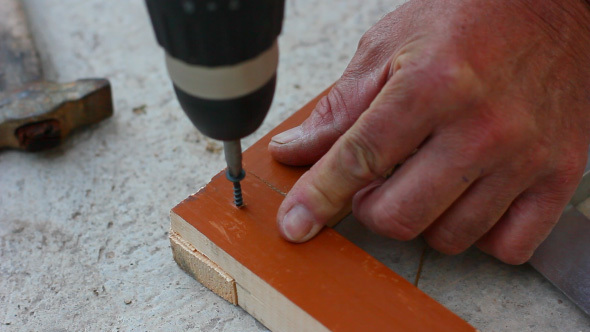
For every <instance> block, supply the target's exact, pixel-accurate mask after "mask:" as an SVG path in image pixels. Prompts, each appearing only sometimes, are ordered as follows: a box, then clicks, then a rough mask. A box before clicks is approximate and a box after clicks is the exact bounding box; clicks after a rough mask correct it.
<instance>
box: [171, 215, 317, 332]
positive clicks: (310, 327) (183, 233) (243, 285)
mask: <svg viewBox="0 0 590 332" xmlns="http://www.w3.org/2000/svg"><path fill="white" fill-rule="evenodd" d="M170 225H171V229H172V230H173V231H172V232H174V233H175V234H177V235H178V237H179V238H180V239H181V240H182V241H184V242H185V243H188V244H189V245H191V244H192V245H191V246H192V247H193V248H195V249H196V251H197V252H199V253H200V254H202V255H204V256H205V257H207V258H208V260H210V261H213V262H215V263H216V264H215V265H216V266H218V267H219V268H220V270H221V271H223V272H224V273H226V274H228V275H230V276H233V277H234V278H235V287H236V291H237V296H236V297H237V299H236V300H237V304H238V305H239V306H240V307H242V308H243V309H244V310H246V311H247V312H248V313H249V314H250V315H252V316H253V317H254V318H256V319H257V320H258V321H260V322H261V323H262V324H264V326H266V327H267V328H269V329H270V330H272V331H328V329H327V328H326V327H325V326H324V325H322V324H321V323H320V322H318V321H317V320H316V319H315V318H314V317H313V316H311V315H309V314H308V313H307V312H305V311H304V310H303V309H301V308H300V307H298V306H297V305H295V304H294V303H293V302H291V301H290V300H289V299H288V298H287V297H285V296H284V295H283V294H281V293H279V292H278V291H277V290H276V289H274V288H273V287H271V286H270V285H269V284H268V283H266V282H265V281H264V280H262V279H261V278H260V277H258V276H257V275H255V274H254V273H252V271H250V270H248V269H247V268H246V267H244V266H243V265H241V264H240V263H239V262H237V261H236V260H235V259H234V258H233V257H231V256H230V255H229V254H227V253H226V252H225V251H223V250H222V249H221V248H219V247H218V246H216V245H215V244H214V243H213V242H212V241H210V240H209V239H208V238H207V237H206V236H204V235H203V234H201V233H200V232H199V231H198V230H197V229H196V228H194V227H193V226H191V225H190V224H189V223H188V222H187V221H185V220H184V219H182V217H180V216H179V215H177V214H176V213H174V212H173V211H171V212H170ZM172 232H171V234H172ZM182 250H186V249H184V248H183V249H182ZM184 257H186V256H184ZM188 258H189V260H194V257H193V256H190V255H189V256H188ZM177 262H178V261H177ZM179 265H180V263H179ZM189 274H190V273H189ZM191 275H192V274H191ZM197 280H198V279H197ZM199 281H200V280H199ZM207 287H209V286H207ZM222 297H223V296H222ZM230 302H231V301H230Z"/></svg>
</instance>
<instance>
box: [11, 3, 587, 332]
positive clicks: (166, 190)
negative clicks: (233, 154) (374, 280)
mask: <svg viewBox="0 0 590 332" xmlns="http://www.w3.org/2000/svg"><path fill="white" fill-rule="evenodd" d="M400 2H401V1H377V0H371V1H363V2H360V1H357V0H346V1H344V0H329V1H328V0H325V1H312V0H296V1H287V11H286V21H285V26H284V31H283V35H282V37H281V39H280V47H281V52H282V53H281V58H280V68H279V83H278V88H277V94H276V98H275V102H274V104H273V107H272V110H271V112H270V115H269V116H268V118H267V120H266V121H265V123H264V124H263V126H262V128H261V129H260V130H259V131H258V132H257V133H256V134H254V135H252V136H251V137H249V138H247V139H246V140H245V142H244V145H245V146H249V145H250V144H252V143H253V142H255V141H256V140H257V139H259V138H260V137H261V136H262V135H263V134H264V133H265V132H267V131H268V130H269V129H270V128H272V127H274V126H276V125H277V124H278V123H279V122H280V121H282V120H284V119H285V118H286V117H287V116H288V115H289V114H291V113H292V112H293V111H295V110H297V109H298V108H299V107H300V106H301V105H303V104H304V103H305V102H306V101H308V100H309V99H311V98H312V97H313V96H315V95H316V94H317V93H318V92H319V91H321V90H323V89H324V88H325V87H327V86H328V85H329V84H331V83H332V82H333V81H334V80H335V79H337V78H338V77H339V75H340V74H341V72H342V71H343V70H344V68H345V66H346V64H347V63H348V61H349V59H350V57H351V56H352V54H353V53H354V50H355V48H356V44H357V41H358V39H359V38H360V36H361V35H362V33H363V32H364V31H365V30H367V29H368V28H369V27H370V26H371V25H372V24H373V23H375V22H376V21H377V20H378V19H379V18H380V17H381V16H382V15H384V14H385V13H386V12H388V11H389V10H390V9H393V8H394V7H395V6H396V5H397V4H399V3H400ZM25 3H26V8H27V10H28V13H29V18H30V20H31V21H32V26H33V27H32V30H33V33H34V34H35V37H36V40H37V45H38V46H39V51H40V53H41V57H42V60H43V63H44V71H45V74H46V76H47V78H49V79H53V80H57V81H62V82H65V81H72V80H75V79H77V78H81V77H108V78H109V79H110V80H111V82H112V84H113V93H114V98H115V115H114V116H113V118H111V119H109V120H107V121H105V122H103V123H101V124H98V125H95V126H92V127H91V128H88V129H87V130H84V131H82V132H79V133H77V134H75V135H74V136H73V137H71V138H70V139H69V140H68V141H67V142H66V143H65V145H63V146H62V147H59V148H57V149H55V150H53V151H50V152H45V153H40V154H26V153H20V152H14V151H7V152H3V153H0V330H1V331H28V330H31V331H32V330H49V331H62V330H74V331H78V330H117V329H121V330H132V331H139V330H164V331H166V330H169V331H177V330H196V331H258V330H264V327H263V326H261V325H260V324H259V323H257V322H256V321H255V320H254V319H253V318H252V317H250V316H249V315H248V314H247V313H245V312H244V311H242V310H241V309H240V308H237V307H234V306H232V305H230V304H227V303H226V302H224V301H223V300H221V299H220V298H218V297H217V296H215V295H213V294H212V293H211V292H209V291H208V290H206V289H204V288H203V287H202V286H201V285H200V284H198V283H196V282H195V281H194V280H192V279H191V278H190V277H188V276H187V275H186V274H184V273H183V272H182V271H181V270H180V269H179V268H178V267H177V266H176V264H175V263H174V261H173V260H172V255H171V251H170V249H169V244H168V238H167V236H168V233H167V231H168V227H169V221H168V212H169V210H170V208H171V207H173V206H174V205H175V204H177V203H178V202H180V201H181V200H182V199H184V198H185V197H187V196H188V195H189V194H191V193H194V192H195V191H196V190H197V189H198V188H199V187H201V186H203V185H205V184H206V183H207V181H208V180H209V179H210V178H211V177H212V176H213V175H214V174H215V173H217V172H218V170H220V169H221V168H223V167H224V161H223V156H222V154H221V153H220V152H219V148H220V147H221V145H220V144H219V143H216V142H212V141H209V140H207V139H206V138H204V137H202V136H201V135H200V134H199V133H197V132H196V130H195V129H194V128H193V127H192V125H191V124H190V123H189V121H188V120H187V119H186V118H185V116H184V114H183V113H182V112H181V111H180V109H179V106H178V104H177V102H176V100H175V99H174V96H173V93H172V90H171V85H170V81H169V79H168V77H167V75H166V72H165V69H164V62H163V52H162V51H161V50H160V49H159V48H158V47H157V45H156V42H155V40H154V36H153V33H152V30H151V26H150V25H149V21H148V18H147V13H146V10H145V8H144V4H143V2H142V1H138V0H134V1H116V0H108V1H104V0H92V1H90V0H85V1H78V0H26V1H25ZM353 230H354V232H353V233H355V234H356V235H357V237H358V236H360V237H361V240H362V239H364V240H363V241H364V244H362V242H363V241H361V243H360V244H361V245H363V246H364V247H366V248H367V250H369V251H371V252H372V253H373V254H374V255H376V256H377V257H379V258H380V259H382V260H384V261H385V262H387V263H388V264H389V265H390V266H392V267H393V268H394V269H396V270H397V271H398V272H399V273H401V274H402V275H404V276H405V277H406V278H409V279H410V280H412V279H413V278H414V277H413V273H415V269H416V267H417V264H418V260H417V258H418V257H419V256H420V252H421V250H422V249H421V246H422V244H421V243H420V242H419V241H415V242H410V243H408V244H401V243H397V242H394V241H390V240H385V239H380V238H378V237H375V236H374V235H371V234H369V233H367V232H364V231H363V230H362V229H360V228H353ZM369 241H372V242H371V243H369ZM426 257H427V260H426V263H425V264H424V270H423V275H422V278H421V280H420V287H421V288H423V289H424V290H425V291H426V292H427V293H429V294H431V295H432V296H433V297H435V298H436V299H437V300H439V301H441V302H442V303H443V304H445V305H447V306H449V308H451V309H452V310H454V311H455V312H457V313H458V314H459V315H461V316H462V317H464V318H465V319H467V320H469V321H470V322H471V323H473V324H474V325H476V326H478V327H480V328H481V329H482V330H484V331H486V330H490V331H497V330H530V331H538V330H554V329H559V330H568V331H576V330H587V329H589V326H590V322H589V320H588V318H587V317H584V316H583V315H582V314H581V312H580V311H578V310H577V309H575V308H573V307H572V305H571V303H570V302H569V301H568V300H567V299H565V298H564V296H563V295H561V294H559V293H558V292H556V291H555V290H554V289H553V288H552V287H551V286H550V285H549V284H548V283H547V282H546V281H544V280H543V279H542V278H541V277H540V276H539V275H537V274H536V273H535V272H534V271H532V270H531V269H530V268H528V267H526V266H523V267H510V266H505V265H502V264H499V263H497V262H495V261H494V260H491V259H489V258H488V257H486V256H484V255H483V254H480V253H479V252H477V251H470V252H468V253H467V254H464V255H460V256H457V257H443V256H441V255H439V254H436V253H434V252H428V253H427V255H426Z"/></svg>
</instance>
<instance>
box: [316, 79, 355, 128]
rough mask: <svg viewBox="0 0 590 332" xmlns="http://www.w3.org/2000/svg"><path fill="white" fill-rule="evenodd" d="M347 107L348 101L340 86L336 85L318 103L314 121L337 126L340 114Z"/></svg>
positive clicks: (319, 123) (318, 123)
mask: <svg viewBox="0 0 590 332" xmlns="http://www.w3.org/2000/svg"><path fill="white" fill-rule="evenodd" d="M346 109H347V105H346V101H345V98H344V97H343V94H342V92H341V90H340V88H339V87H338V86H334V87H333V88H332V89H331V90H330V92H329V93H328V95H326V96H324V97H323V98H322V99H320V101H319V102H318V104H317V105H316V107H315V110H314V115H315V117H314V122H316V123H315V124H316V125H325V124H334V125H335V126H336V127H337V126H338V123H339V120H340V118H339V116H338V114H341V113H342V112H341V111H343V110H346Z"/></svg>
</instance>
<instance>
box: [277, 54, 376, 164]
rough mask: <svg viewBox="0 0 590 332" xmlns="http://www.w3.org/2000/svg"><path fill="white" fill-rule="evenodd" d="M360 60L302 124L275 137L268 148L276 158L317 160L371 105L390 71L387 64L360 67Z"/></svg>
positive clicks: (295, 161) (291, 161)
mask: <svg viewBox="0 0 590 332" xmlns="http://www.w3.org/2000/svg"><path fill="white" fill-rule="evenodd" d="M355 58H358V56H355ZM359 61H361V60H359V59H353V60H352V61H351V63H350V65H349V66H348V68H347V69H346V71H345V72H344V74H343V75H342V77H341V78H340V79H339V80H338V81H337V82H336V83H335V84H334V86H333V87H332V89H331V90H330V91H329V93H328V94H327V95H326V96H324V97H323V98H322V99H320V101H319V102H318V103H317V105H316V107H315V109H314V110H313V112H312V113H311V115H310V116H309V117H308V118H307V119H306V120H305V121H304V122H303V123H302V124H301V125H300V126H298V127H295V128H292V129H289V130H287V131H285V132H283V133H280V134H278V135H276V136H274V137H273V138H272V139H271V142H270V144H269V146H268V149H269V151H270V153H271V155H272V156H273V158H275V159H276V160H277V161H279V162H281V163H284V164H288V165H297V166H300V165H310V164H313V163H315V162H316V161H317V160H318V159H320V158H321V157H322V156H323V155H324V154H325V153H326V152H327V151H328V150H329V149H330V147H331V146H332V145H333V144H334V142H335V141H336V140H337V139H338V137H340V136H341V135H342V134H343V133H344V132H346V131H347V130H348V128H350V126H352V124H353V123H354V122H355V121H356V119H358V117H359V116H360V115H361V113H362V112H364V111H365V110H366V109H367V108H368V107H369V105H370V104H371V102H372V101H373V99H374V98H375V96H376V95H377V93H379V90H381V88H382V87H383V84H385V80H386V78H387V73H388V71H387V68H386V66H381V67H383V69H375V70H374V71H373V72H371V71H367V70H366V68H365V69H364V70H363V69H360V68H359V67H362V66H360V64H359V63H358V62H359Z"/></svg>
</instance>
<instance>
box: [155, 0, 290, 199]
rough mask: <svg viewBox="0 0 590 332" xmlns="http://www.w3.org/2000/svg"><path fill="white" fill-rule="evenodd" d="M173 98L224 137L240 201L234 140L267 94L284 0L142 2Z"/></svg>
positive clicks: (257, 121) (258, 117) (258, 118)
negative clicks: (162, 53)
mask: <svg viewBox="0 0 590 332" xmlns="http://www.w3.org/2000/svg"><path fill="white" fill-rule="evenodd" d="M146 4H147V8H148V12H149V14H150V17H151V21H152V25H153V27H154V31H155V34H156V38H157V40H158V43H159V44H160V45H161V46H162V47H163V48H164V49H165V50H166V66H167V68H168V73H169V75H170V78H171V80H172V83H173V86H174V91H175V92H176V96H177V98H178V101H179V103H180V105H181V107H182V109H183V110H184V112H185V113H186V115H188V117H189V119H190V120H191V122H192V123H193V124H194V125H195V126H196V127H197V129H198V130H199V131H201V132H202V133H203V134H205V135H206V136H208V137H211V138H214V139H218V140H221V141H223V148H224V152H225V160H226V162H227V171H226V176H227V178H228V179H229V180H230V181H231V182H233V185H234V203H235V205H236V206H238V207H240V206H242V205H243V204H244V202H243V199H242V189H241V186H240V181H241V180H242V179H243V178H244V176H245V175H246V173H245V171H244V170H243V168H242V148H241V144H240V140H241V139H242V138H243V137H245V136H247V135H250V134H251V133H253V132H254V131H255V130H256V129H258V127H259V126H260V125H261V124H262V121H263V120H264V118H265V116H266V114H267V113H268V110H269V108H270V104H271V102H272V99H273V95H274V90H275V84H276V77H277V74H276V72H277V65H278V54H279V53H278V52H279V51H278V45H277V37H278V36H279V34H280V32H281V26H282V22H283V12H284V5H285V3H284V0H146Z"/></svg>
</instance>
